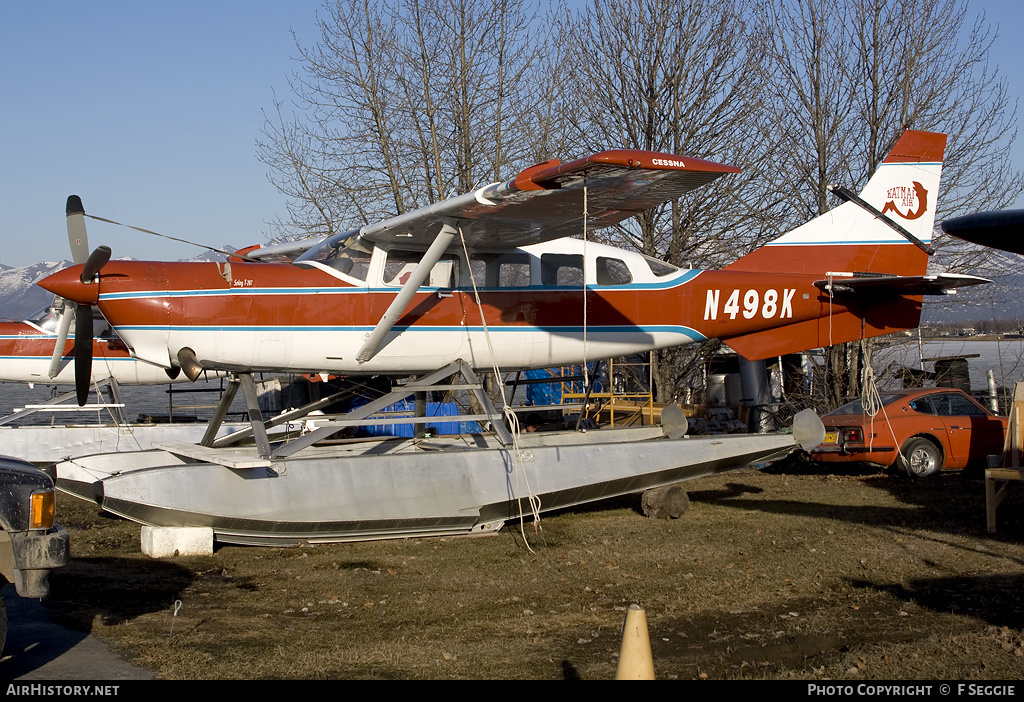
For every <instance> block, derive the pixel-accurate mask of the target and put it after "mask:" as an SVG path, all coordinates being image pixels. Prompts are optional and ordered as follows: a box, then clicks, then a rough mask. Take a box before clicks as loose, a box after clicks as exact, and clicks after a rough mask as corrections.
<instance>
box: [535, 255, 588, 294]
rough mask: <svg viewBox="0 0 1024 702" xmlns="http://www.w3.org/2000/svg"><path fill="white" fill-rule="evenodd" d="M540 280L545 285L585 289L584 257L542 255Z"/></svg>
mask: <svg viewBox="0 0 1024 702" xmlns="http://www.w3.org/2000/svg"><path fill="white" fill-rule="evenodd" d="M540 280H541V283H542V284H543V285H554V286H563V287H564V286H575V287H583V257H582V256H580V255H578V254H542V255H541V257H540Z"/></svg>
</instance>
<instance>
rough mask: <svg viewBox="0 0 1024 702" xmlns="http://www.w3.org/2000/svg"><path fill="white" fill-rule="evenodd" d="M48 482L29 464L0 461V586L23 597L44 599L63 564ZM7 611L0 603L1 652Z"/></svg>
mask: <svg viewBox="0 0 1024 702" xmlns="http://www.w3.org/2000/svg"><path fill="white" fill-rule="evenodd" d="M53 513H54V492H53V480H52V479H51V478H50V476H49V475H47V474H46V473H44V472H43V471H41V470H40V469H38V468H36V467H35V466H33V465H32V464H31V463H27V462H25V461H22V460H19V459H17V458H9V457H7V456H0V576H2V579H0V585H2V584H3V581H4V580H6V581H7V582H9V583H13V584H14V588H15V590H17V592H18V594H19V595H21V596H22V597H46V595H47V594H48V593H49V591H50V583H49V582H48V577H49V575H50V571H51V570H52V569H53V568H60V567H61V566H65V565H67V562H68V556H69V554H70V550H69V548H68V533H67V532H66V531H65V530H64V529H63V528H62V527H61V526H60V525H56V524H54V523H53ZM6 641H7V611H6V609H5V608H4V604H3V599H0V651H2V650H3V646H4V643H6Z"/></svg>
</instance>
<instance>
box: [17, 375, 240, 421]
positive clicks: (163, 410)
mask: <svg viewBox="0 0 1024 702" xmlns="http://www.w3.org/2000/svg"><path fill="white" fill-rule="evenodd" d="M169 387H172V386H170V385H151V386H122V387H121V396H122V399H123V400H124V403H125V405H126V408H125V412H126V416H127V417H128V419H129V420H133V421H134V420H135V419H136V418H137V417H138V415H139V414H140V413H147V414H154V415H157V414H160V415H166V414H169V413H170V408H171V405H169V401H171V400H173V412H174V415H175V416H182V417H193V416H198V417H200V418H202V419H208V418H209V417H211V416H212V415H213V408H212V407H211V406H212V405H215V404H216V403H217V400H218V398H219V394H218V392H217V391H218V390H219V388H220V382H219V381H217V380H213V381H203V380H200V381H197V382H195V383H176V384H174V385H173V389H174V390H175V392H174V394H173V395H170V394H168V392H167V391H168V388H169ZM72 390H73V388H71V387H70V386H60V387H59V388H54V387H53V386H46V385H39V384H37V385H35V386H34V387H29V386H28V385H27V384H26V383H0V417H6V416H7V415H9V414H10V413H11V412H12V411H13V410H14V409H15V408H21V407H24V406H25V405H38V404H42V403H43V402H46V401H47V400H49V399H50V398H51V397H53V396H54V395H59V394H62V393H65V392H70V391H72ZM187 390H199V391H201V392H183V391H187ZM241 395H242V393H238V397H236V398H235V402H234V404H233V405H232V411H239V412H241V411H242V409H243V407H244V403H243V402H242V400H241ZM101 401H102V402H108V400H107V399H106V397H104V399H102V400H101ZM95 402H97V399H96V395H95V393H93V394H92V395H91V396H90V398H89V403H90V404H93V403H95ZM70 404H71V405H76V403H75V401H74V399H72V400H71V401H70ZM97 419H100V420H102V421H105V422H109V421H110V415H109V414H107V411H106V410H89V411H82V410H76V411H72V412H49V411H47V412H37V413H35V414H33V415H30V416H29V417H26V418H25V420H24V423H26V424H35V425H42V424H50V423H54V422H56V423H89V422H94V421H96V420H97Z"/></svg>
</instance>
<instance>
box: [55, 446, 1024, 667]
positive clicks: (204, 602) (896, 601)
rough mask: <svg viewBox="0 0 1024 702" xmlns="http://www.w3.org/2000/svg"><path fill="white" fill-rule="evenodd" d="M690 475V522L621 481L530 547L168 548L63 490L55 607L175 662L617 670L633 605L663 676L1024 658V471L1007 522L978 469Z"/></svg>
mask: <svg viewBox="0 0 1024 702" xmlns="http://www.w3.org/2000/svg"><path fill="white" fill-rule="evenodd" d="M687 487H688V490H689V491H690V497H691V500H692V507H691V509H690V511H689V512H688V513H687V515H686V516H685V517H683V518H682V519H680V520H677V521H673V522H666V521H654V520H648V519H645V518H644V517H642V516H641V515H640V514H638V512H637V505H638V503H639V499H638V498H636V499H631V500H620V501H618V502H614V503H603V504H600V505H597V506H594V507H593V508H591V509H589V510H577V511H572V512H565V513H561V514H557V515H553V516H549V517H546V518H545V519H544V520H543V522H542V526H543V531H542V532H540V533H536V532H534V530H533V527H532V525H530V524H527V526H526V535H527V542H525V543H524V540H523V538H522V536H521V535H520V534H519V530H518V526H515V527H513V528H508V527H506V529H505V530H503V531H502V532H501V533H499V534H498V535H497V536H492V537H482V538H475V539H472V538H462V539H457V538H446V539H414V540H402V541H385V542H372V543H357V544H336V545H326V546H324V545H322V546H316V547H305V548H288V549H278V548H256V547H237V546H226V547H221V548H219V549H218V550H217V551H216V553H215V554H214V555H213V556H212V557H207V558H174V559H166V560H153V559H150V558H148V557H145V556H143V555H142V554H141V553H140V552H139V530H138V526H137V525H134V524H131V523H129V522H124V521H121V520H116V519H111V518H108V517H105V516H102V515H99V514H97V510H96V509H95V507H93V506H92V505H89V504H87V503H84V502H80V501H78V500H74V499H72V498H67V497H62V499H61V500H60V504H59V505H58V515H59V521H61V523H63V524H64V525H65V526H66V527H67V528H68V529H69V531H70V532H71V534H72V551H73V561H72V563H71V565H69V566H68V567H67V568H66V569H64V570H63V571H62V572H59V573H55V574H54V575H53V576H52V578H51V580H52V583H53V586H54V587H53V589H54V594H53V597H52V599H51V600H50V604H49V606H50V609H51V612H52V613H53V614H54V615H55V616H56V617H58V618H60V619H61V620H63V621H65V622H70V623H72V624H74V625H76V626H78V627H80V628H83V629H87V630H91V631H92V632H93V633H94V634H96V635H97V636H100V637H102V638H104V639H105V640H107V641H109V642H110V643H111V644H112V645H113V646H114V647H115V648H116V649H118V650H120V651H121V652H123V653H124V655H125V656H126V657H129V658H131V659H132V660H134V661H135V662H137V663H138V664H140V665H142V666H145V667H146V668H149V669H151V670H153V671H155V672H156V674H157V675H158V676H160V677H163V678H176V679H229V678H245V679H253V678H307V679H308V678H369V679H391V678H401V679H409V678H415V679H423V678H492V679H493V678H500V679H517V678H534V679H536V678H541V679H551V678H566V677H568V678H576V677H579V678H584V679H608V678H612V677H613V676H614V674H615V669H616V665H617V656H618V649H619V630H620V628H621V626H622V622H623V618H624V614H625V610H626V608H627V607H628V606H629V605H630V604H633V603H638V604H640V605H642V606H643V607H644V609H645V610H646V614H647V619H648V625H649V630H650V637H651V642H652V650H653V655H654V661H655V669H656V673H657V675H658V677H661V678H679V679H685V678H701V677H707V678H714V679H723V678H756V679H760V678H786V679H791V678H799V679H816V678H831V679H844V678H845V679H850V678H864V679H931V678H943V679H959V678H967V679H981V678H987V679H1009V678H1017V677H1020V673H1021V671H1024V657H1022V656H1024V647H1022V631H1024V595H1022V593H1024V570H1022V564H1024V513H1022V512H1021V505H1022V503H1024V491H1020V492H1022V494H1020V495H1013V496H1011V499H1010V500H1009V501H1008V502H1007V503H1006V504H1005V505H1004V507H1003V508H1002V509H1001V511H1000V534H999V535H998V536H996V537H991V536H989V535H988V534H986V533H985V529H984V488H983V483H982V482H981V480H980V479H979V477H978V476H966V475H956V474H953V475H943V476H940V477H939V478H938V479H935V480H931V481H925V482H920V483H912V482H910V481H908V480H904V479H900V478H896V477H891V476H886V475H882V474H874V473H871V472H860V473H858V472H856V471H853V472H851V473H849V474H847V475H827V474H821V473H816V472H814V470H813V469H812V470H808V469H807V468H806V467H801V464H792V465H791V466H790V467H789V468H788V469H783V470H780V469H778V468H776V469H769V470H767V471H765V472H758V471H753V470H743V471H737V472H732V473H726V474H722V475H719V476H716V477H713V478H705V479H701V480H698V481H694V482H691V483H688V484H687ZM177 602H180V606H177V605H176V603H177ZM176 608H177V609H176Z"/></svg>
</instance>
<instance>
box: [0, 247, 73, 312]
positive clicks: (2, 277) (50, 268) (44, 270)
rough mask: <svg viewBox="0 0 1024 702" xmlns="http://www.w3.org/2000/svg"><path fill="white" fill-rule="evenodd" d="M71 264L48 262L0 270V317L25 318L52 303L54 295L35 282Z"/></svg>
mask: <svg viewBox="0 0 1024 702" xmlns="http://www.w3.org/2000/svg"><path fill="white" fill-rule="evenodd" d="M70 265H71V262H70V261H47V262H44V263H33V264H32V265H30V266H20V267H17V268H9V267H7V266H2V270H0V317H5V318H7V319H14V320H21V319H25V318H26V317H28V316H29V315H31V314H32V313H33V312H36V311H38V310H40V309H42V308H43V307H46V306H47V305H49V304H50V303H52V302H53V294H52V293H48V292H46V291H45V290H43V289H42V288H41V287H39V286H38V285H36V281H39V280H42V279H43V278H45V277H46V276H48V275H52V274H54V273H56V272H57V271H59V270H60V269H62V268H67V267H68V266H70Z"/></svg>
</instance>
